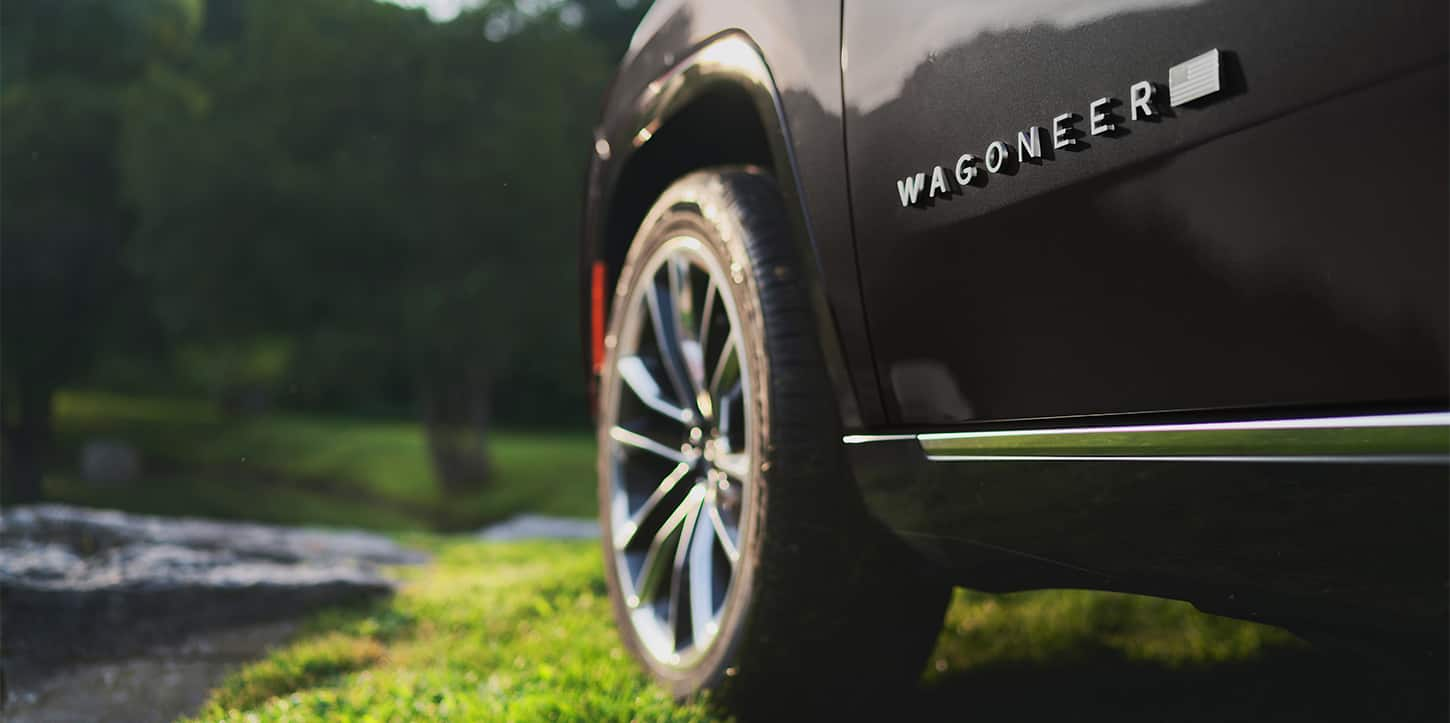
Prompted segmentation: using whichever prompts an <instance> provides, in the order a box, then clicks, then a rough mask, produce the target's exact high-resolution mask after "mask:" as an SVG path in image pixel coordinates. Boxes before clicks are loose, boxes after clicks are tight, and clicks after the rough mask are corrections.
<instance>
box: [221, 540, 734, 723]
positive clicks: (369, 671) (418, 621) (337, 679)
mask: <svg viewBox="0 0 1450 723" xmlns="http://www.w3.org/2000/svg"><path fill="white" fill-rule="evenodd" d="M425 544H426V545H427V546H429V547H430V548H432V551H433V552H434V553H435V555H436V558H435V560H434V561H433V562H432V563H431V564H430V565H428V566H427V567H423V568H420V569H403V570H400V571H399V573H398V574H399V575H400V576H402V578H403V580H404V587H403V589H402V591H401V592H400V593H399V594H398V595H397V596H396V597H395V598H393V599H392V600H391V601H388V602H385V603H380V604H376V605H373V606H371V607H368V608H365V609H361V610H342V611H332V612H328V613H324V614H323V615H321V616H319V617H318V618H317V619H315V620H313V621H312V622H311V624H310V625H309V627H308V631H307V632H305V633H304V634H303V635H302V637H301V638H300V639H299V640H297V641H296V642H294V643H293V644H292V645H290V646H288V647H286V648H285V649H283V650H281V651H278V652H275V653H273V654H272V655H271V656H269V657H268V658H266V659H264V660H262V661H260V662H257V663H254V664H252V665H249V666H247V667H245V668H243V669H242V670H241V671H239V672H237V673H236V674H234V675H232V676H231V677H230V678H229V679H227V680H226V681H225V682H223V683H222V685H221V686H220V687H219V688H217V689H216V690H215V691H214V692H213V693H212V696H211V700H210V701H209V702H208V703H207V706H206V708H205V709H204V710H203V711H202V712H201V713H200V714H199V716H198V717H197V720H207V721H215V720H233V721H253V720H257V721H314V720H377V721H388V720H573V721H604V720H618V721H627V720H651V721H655V720H679V721H691V720H708V719H710V718H711V716H710V715H709V713H708V711H707V709H706V707H705V706H704V705H703V704H694V705H689V706H683V707H681V706H676V705H674V704H673V703H672V702H671V701H670V699H669V698H668V696H666V695H665V694H664V693H663V692H662V691H661V690H659V689H658V688H656V687H654V686H653V685H651V684H650V683H649V682H648V681H647V680H646V678H645V677H644V675H643V674H641V673H640V672H639V671H638V669H636V668H635V666H634V665H633V664H632V663H631V662H630V661H629V660H628V658H627V656H626V655H625V653H624V650H623V648H622V647H621V646H620V644H619V641H618V638H617V637H616V635H615V633H614V629H613V627H612V624H611V622H610V620H611V619H610V612H609V600H608V598H607V596H606V594H605V590H604V580H603V578H602V577H601V572H600V570H601V568H600V560H599V553H598V550H597V547H596V546H595V545H594V544H586V543H577V542H576V543H563V542H538V543H509V544H487V543H477V542H472V543H469V542H458V541H439V540H436V539H430V540H428V541H427V542H426V543H425Z"/></svg>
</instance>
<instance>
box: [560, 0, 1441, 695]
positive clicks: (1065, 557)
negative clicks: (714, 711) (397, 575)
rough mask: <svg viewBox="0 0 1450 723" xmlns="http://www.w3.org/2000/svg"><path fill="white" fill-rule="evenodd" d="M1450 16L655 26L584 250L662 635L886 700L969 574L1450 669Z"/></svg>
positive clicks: (770, 14) (959, 15)
mask: <svg viewBox="0 0 1450 723" xmlns="http://www.w3.org/2000/svg"><path fill="white" fill-rule="evenodd" d="M1446 15H1447V11H1446V3H1445V2H1444V1H1443V0H1414V1H1407V2H1397V3H1382V2H1364V1H1358V2H1350V1H1347V0H1346V1H1342V2H1325V0H1285V1H1283V2H1273V3H1265V2H1259V1H1258V0H1217V1H1213V2H1204V1H1201V0H1131V1H1127V0H1096V1H1094V0H1051V1H1049V0H1012V1H1011V2H940V1H938V0H902V1H896V0H893V2H872V1H870V0H844V2H841V0H797V1H795V2H778V1H777V0H731V1H730V2H714V1H712V0H677V1H662V2H659V3H657V4H656V5H655V7H653V8H652V10H651V11H650V12H649V13H648V15H646V17H645V19H644V22H643V24H642V25H641V26H640V28H639V30H638V31H637V33H636V35H635V37H634V40H633V42H632V44H631V46H630V49H629V52H628V54H627V55H626V57H625V59H624V61H623V65H622V67H621V69H620V71H619V73H618V75H617V77H616V78H615V80H614V82H613V85H612V86H611V90H610V92H609V93H608V96H607V98H606V99H605V102H604V108H603V112H602V118H601V120H600V123H599V126H598V131H597V134H596V136H595V139H594V147H593V158H592V162H591V164H590V170H589V177H588V191H587V193H588V197H587V204H586V210H585V219H584V220H585V223H584V238H583V244H582V257H581V268H580V271H581V275H582V279H583V299H582V304H583V310H584V314H583V319H584V324H583V330H582V332H583V337H584V341H585V344H584V345H585V349H586V355H587V360H588V366H589V380H590V384H591V389H592V390H593V394H592V399H593V402H594V405H595V409H594V412H595V414H596V419H597V423H598V440H599V464H598V474H599V503H600V510H601V517H602V519H603V526H604V530H605V539H604V548H605V556H604V557H605V561H606V563H605V564H606V566H607V568H608V570H607V573H608V574H607V578H608V581H609V589H610V593H611V596H612V598H613V601H614V607H615V610H616V613H617V618H618V622H619V626H620V628H621V630H622V631H623V637H624V639H625V641H626V644H627V646H628V647H629V648H630V649H631V650H632V651H633V652H634V654H636V655H637V657H638V658H639V659H640V661H642V662H643V664H644V665H645V666H646V667H647V668H648V669H649V671H650V672H651V673H652V674H653V675H654V676H655V677H656V678H657V679H658V680H660V681H661V682H662V683H663V684H664V685H665V686H667V687H668V688H669V689H670V690H671V691H672V692H673V693H674V694H676V695H678V696H688V695H691V694H694V693H696V692H698V691H701V690H711V691H713V694H714V695H715V696H717V698H718V699H723V700H725V701H726V702H729V703H739V702H741V701H749V700H775V701H779V700H781V698H780V697H778V694H782V693H789V694H792V695H796V696H801V695H804V696H805V697H809V696H812V695H816V694H819V693H821V692H829V693H830V695H831V697H833V698H834V699H836V700H851V699H854V698H856V697H857V696H855V695H854V694H855V693H858V692H860V691H861V690H862V689H864V688H865V687H867V686H860V685H857V684H855V683H854V682H853V681H856V680H870V681H871V685H870V686H869V687H870V688H872V689H873V690H878V691H879V690H881V686H882V685H883V684H890V683H892V682H907V681H910V680H913V679H914V678H915V677H916V675H917V673H918V671H919V670H920V668H921V664H922V662H923V660H924V659H925V656H926V655H927V653H928V652H929V650H930V647H931V645H932V642H933V640H934V638H935V635H936V633H937V630H938V627H939V625H940V621H941V618H942V612H943V608H944V606H945V605H946V602H947V599H948V593H949V591H950V586H951V585H953V584H961V585H968V586H971V587H974V588H979V589H985V590H994V591H1007V590H1022V589H1028V588H1037V587H1079V588H1093V589H1103V590H1119V591H1126V592H1133V593H1140V594H1148V595H1157V596H1163V597H1169V598H1177V599H1182V600H1188V601H1191V602H1193V603H1194V604H1195V605H1197V606H1199V607H1200V608H1202V609H1203V610H1206V611H1210V612H1214V613H1219V614H1223V615H1231V616H1236V617H1242V618H1247V619H1253V620H1261V621H1267V622H1271V623H1274V624H1279V625H1283V626H1286V627H1288V628H1290V629H1292V630H1294V631H1296V632H1299V633H1301V634H1302V635H1305V636H1306V637H1310V638H1311V639H1312V638H1316V637H1321V638H1326V639H1338V640H1360V641H1362V640H1376V641H1394V643H1395V645H1396V649H1404V648H1405V647H1406V646H1408V647H1410V648H1416V647H1424V648H1428V649H1440V650H1443V648H1444V646H1445V632H1446V614H1447V569H1450V564H1447V509H1450V507H1447V505H1450V497H1447V490H1450V412H1447V399H1450V389H1447V386H1450V366H1447V348H1450V330H1447V329H1450V320H1447V317H1450V311H1447V310H1450V297H1447V274H1450V258H1447V249H1450V243H1447V239H1450V230H1447V172H1446V159H1447V157H1450V154H1447V142H1446V137H1447V128H1450V119H1447V61H1446V58H1447V43H1446V27H1447V17H1446Z"/></svg>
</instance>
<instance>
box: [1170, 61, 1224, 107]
mask: <svg viewBox="0 0 1450 723" xmlns="http://www.w3.org/2000/svg"><path fill="white" fill-rule="evenodd" d="M1218 67H1219V66H1218V48H1214V49H1213V50H1210V51H1208V52H1207V53H1204V54H1203V55H1200V56H1198V57H1196V58H1192V59H1190V60H1185V61H1184V62H1182V63H1179V64H1178V65H1175V66H1173V67H1171V68H1169V69H1168V104H1169V105H1172V106H1175V107H1177V106H1180V105H1183V104H1184V103H1188V102H1191V101H1195V100H1198V99H1199V98H1202V97H1203V96H1205V95H1212V94H1214V93H1217V92H1218V91H1219V73H1218Z"/></svg>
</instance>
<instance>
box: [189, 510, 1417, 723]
mask: <svg viewBox="0 0 1450 723" xmlns="http://www.w3.org/2000/svg"><path fill="white" fill-rule="evenodd" d="M409 541H410V542H411V543H413V544H417V545H420V546H422V547H424V548H427V549H429V550H431V551H433V552H434V553H435V554H436V559H435V561H434V563H433V564H432V565H429V566H427V567H423V568H419V569H404V570H399V571H398V574H399V575H401V576H402V577H403V578H404V580H405V583H404V587H403V588H402V591H401V592H400V593H399V594H398V596H397V597H396V598H394V599H393V600H391V601H389V602H385V603H380V604H377V605H373V606H370V607H367V608H362V609H353V610H345V611H333V612H329V613H326V614H324V615H321V616H319V617H318V618H316V619H315V620H313V621H311V623H309V625H308V627H307V632H306V633H304V634H303V635H302V636H301V638H300V639H298V640H297V641H296V642H294V643H293V644H292V645H290V646H288V647H286V648H284V649H283V650H281V651H279V652H277V653H275V654H273V655H271V656H270V657H268V658H267V659H265V660H263V661H261V662H258V663H256V664H253V665H251V666H248V667H247V668H245V669H244V670H242V671H241V672H240V673H238V674H236V675H234V676H232V677H231V678H230V679H229V680H227V681H226V682H225V683H224V684H223V685H222V686H221V687H220V688H218V689H217V690H216V691H215V692H214V693H213V696H212V698H211V701H210V702H209V703H208V705H207V707H206V708H205V709H204V710H203V711H202V712H201V714H200V715H199V716H198V717H197V720H235V721H315V720H365V719H366V720H407V719H420V720H421V719H427V720H560V721H595V720H620V721H624V720H649V721H658V720H678V721H694V720H715V719H716V716H715V714H714V713H713V712H712V711H711V709H710V707H709V705H708V702H707V701H702V702H695V703H692V704H688V705H675V704H673V703H671V702H670V701H669V699H668V698H667V697H666V696H665V695H664V693H663V692H662V691H660V690H659V689H658V688H656V687H654V686H652V685H650V684H649V683H648V682H647V680H646V679H645V677H644V675H643V674H642V673H641V672H640V670H639V668H638V667H637V666H636V665H635V664H634V663H633V662H632V661H631V660H630V659H629V657H628V656H627V655H626V654H625V652H624V650H623V648H622V647H621V645H620V644H619V641H618V637H617V635H616V633H615V631H614V628H613V624H612V622H611V617H610V613H609V601H608V598H607V597H606V594H605V588H604V580H603V577H602V573H601V570H602V567H601V565H600V560H599V551H598V547H597V544H596V543H592V542H533V543H519V542H514V543H491V542H476V541H462V540H459V539H457V538H452V539H441V538H434V537H416V536H415V537H413V538H410V540H409ZM1433 687H1434V686H1433V685H1432V684H1430V683H1429V682H1425V681H1415V680H1413V679H1409V680H1407V679H1406V678H1404V677H1403V676H1402V675H1401V676H1400V677H1395V676H1392V675H1389V674H1387V673H1384V672H1383V671H1382V670H1379V669H1376V668H1372V667H1367V666H1365V665H1364V664H1362V663H1354V664H1347V663H1345V662H1344V661H1343V660H1340V659H1336V658H1334V657H1331V656H1327V655H1325V654H1323V653H1320V652H1316V651H1314V650H1311V649H1310V648H1308V646H1306V645H1304V644H1303V643H1301V642H1299V641H1298V640H1296V639H1294V638H1293V637H1291V636H1290V635H1288V634H1287V633H1285V632H1283V631H1281V630H1277V629H1275V628H1270V627H1266V626H1261V625H1254V624H1251V623H1243V622H1238V621H1233V620H1228V619H1225V618H1218V617H1214V616H1210V615H1205V614H1203V613H1200V612H1197V611H1196V610H1194V609H1193V608H1192V607H1191V606H1189V605H1187V604H1186V603H1178V602H1171V601H1165V600H1157V599H1151V598H1143V597H1135V596H1129V595H1116V594H1108V593H1092V592H1083V591H1042V592H1029V593H1018V594H1014V595H983V594H979V593H971V592H966V591H959V592H958V594H957V597H956V599H955V601H954V602H953V604H952V607H951V610H950V612H949V613H948V616H947V623H946V626H945V629H944V630H943V632H942V636H941V638H940V640H939V642H938V645H937V649H936V651H935V653H934V654H933V656H932V660H931V662H930V663H929V664H928V670H927V672H926V674H925V676H924V677H923V680H922V686H921V690H920V691H919V692H918V693H917V694H915V695H914V696H912V697H909V698H906V699H903V700H902V701H901V702H900V706H901V712H902V716H903V718H904V719H908V720H913V719H914V720H933V719H938V720H939V719H951V720H955V719H959V718H961V717H962V716H963V715H964V714H971V717H972V718H973V719H974V720H981V721H1036V720H1044V721H1045V720H1053V719H1073V720H1115V721H1145V722H1146V721H1154V722H1155V723H1156V722H1159V721H1165V720H1173V721H1184V720H1188V721H1213V722H1214V723H1219V722H1221V721H1225V720H1283V721H1305V722H1306V723H1307V722H1308V721H1315V722H1316V723H1318V722H1320V721H1340V720H1342V721H1366V720H1394V721H1412V720H1427V719H1434V718H1435V717H1436V716H1438V715H1440V711H1442V710H1443V707H1440V702H1439V701H1437V699H1436V698H1435V697H1434V696H1433V695H1426V693H1425V690H1426V689H1433ZM1407 691H1408V695H1406V692H1407Z"/></svg>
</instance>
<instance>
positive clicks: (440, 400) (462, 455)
mask: <svg viewBox="0 0 1450 723" xmlns="http://www.w3.org/2000/svg"><path fill="white" fill-rule="evenodd" d="M489 381H490V380H489V377H488V374H487V373H486V372H482V371H463V372H461V373H457V374H454V375H449V376H447V377H444V376H433V377H430V378H427V379H424V380H423V383H422V389H423V395H422V396H423V426H424V430H425V431H426V433H427V435H428V451H429V453H430V455H431V456H432V458H433V471H434V474H435V475H436V476H437V477H438V482H439V484H440V485H442V487H443V490H444V491H445V492H474V491H477V490H481V489H483V488H485V487H487V486H488V483H489V481H490V480H491V479H492V473H493V466H492V460H491V459H490V458H489V454H488V432H489V422H490V420H491V417H490V413H491V412H492V411H493V410H492V402H493V399H492V394H491V389H490V385H489Z"/></svg>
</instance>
